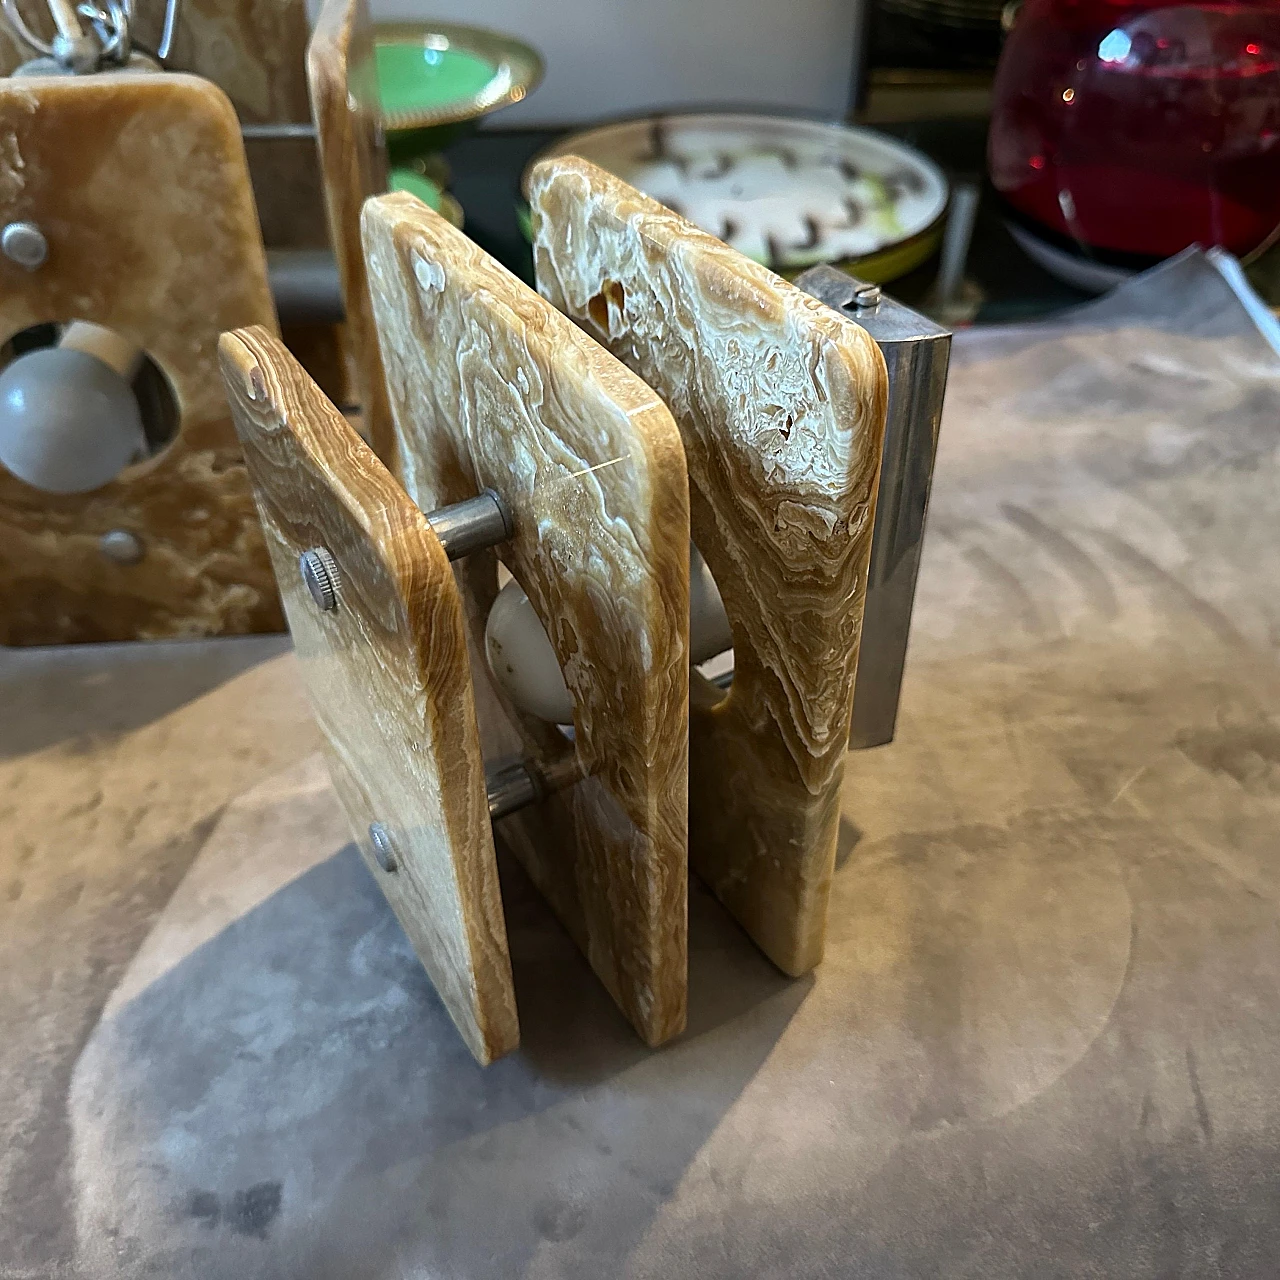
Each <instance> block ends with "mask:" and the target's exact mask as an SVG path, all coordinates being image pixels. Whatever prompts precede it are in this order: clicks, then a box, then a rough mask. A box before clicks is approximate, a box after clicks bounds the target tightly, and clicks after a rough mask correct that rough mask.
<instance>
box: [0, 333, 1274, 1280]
mask: <svg viewBox="0 0 1280 1280" xmlns="http://www.w3.org/2000/svg"><path fill="white" fill-rule="evenodd" d="M1205 315H1206V313H1205V312H1204V310H1203V309H1201V310H1198V311H1196V312H1195V314H1191V312H1189V311H1186V312H1181V313H1179V314H1178V315H1177V316H1176V317H1175V318H1174V319H1172V320H1166V319H1156V320H1154V321H1153V320H1144V319H1142V318H1141V317H1139V318H1138V319H1136V320H1135V319H1134V318H1133V316H1132V315H1129V316H1128V317H1126V316H1123V315H1117V313H1115V312H1114V310H1113V312H1111V313H1107V312H1106V311H1105V309H1104V311H1103V312H1102V313H1100V314H1098V315H1096V316H1094V317H1093V319H1092V320H1091V321H1090V322H1089V323H1078V324H1075V325H1068V326H1063V327H1058V328H1055V329H1051V330H1036V331H1030V330H1023V331H1019V332H1016V333H1003V334H1001V333H993V334H974V335H967V336H966V338H965V339H964V340H963V341H961V342H959V343H958V345H957V352H956V361H955V367H954V374H953V380H952V385H951V390H950V393H949V399H948V407H947V414H946V419H945V422H944V427H943V436H942V445H941V452H940V456H939V462H938V470H937V483H936V487H935V498H934V505H933V510H932V516H931V521H930V530H929V535H928V541H927V544H926V552H925V565H924V569H923V573H922V580H921V587H920V596H919V604H918V612H917V619H916V627H915V630H914V635H913V645H912V652H911V658H910V663H909V668H908V675H907V682H906V686H905V691H904V700H903V710H902V716H901V720H900V723H899V731H898V737H897V740H896V741H895V742H894V743H893V744H892V745H890V746H887V747H883V748H879V749H876V750H874V751H869V752H864V753H860V754H854V755H851V756H850V757H849V760H848V769H847V777H846V782H845V789H844V807H843V811H844V821H843V824H842V832H841V846H840V855H839V857H840V866H839V871H838V873H837V876H836V881H835V887H834V891H833V895H832V920H831V929H830V942H829V946H828V952H827V958H826V961H825V963H824V964H823V965H822V966H821V967H820V969H819V970H818V971H817V972H816V973H815V974H814V975H813V976H812V977H811V978H810V979H807V980H802V981H788V980H786V979H784V978H783V977H782V976H781V975H780V974H779V973H778V972H777V971H776V970H774V969H773V968H772V967H771V966H770V965H769V963H768V962H767V961H766V960H764V959H763V957H762V956H761V955H760V954H759V953H758V952H757V951H756V950H755V949H754V948H753V947H752V946H751V944H750V943H749V942H748V941H747V940H746V939H745V937H744V936H743V935H742V933H741V932H740V931H739V930H738V929H737V927H736V926H735V925H734V924H733V923H732V922H731V921H730V920H729V919H728V918H727V916H726V915H725V914H724V912H723V911H722V910H721V909H720V908H719V907H718V906H717V905H716V904H715V903H714V901H713V900H712V899H711V898H710V897H709V896H708V895H707V894H706V892H705V891H703V890H701V889H700V888H699V887H698V886H697V884H696V882H695V883H694V884H693V886H692V887H691V902H690V952H691V954H690V1001H689V1004H690V1017H689V1029H688V1031H687V1032H686V1033H685V1034H684V1035H683V1036H682V1037H681V1038H679V1039H678V1040H677V1041H675V1042H674V1043H673V1044H672V1045H670V1046H669V1047H667V1048H666V1049H664V1050H661V1051H659V1052H650V1051H648V1050H646V1049H644V1048H643V1046H642V1045H641V1044H640V1042H639V1041H638V1040H637V1039H636V1038H635V1036H634V1035H633V1033H632V1032H631V1031H630V1029H629V1028H628V1026H627V1025H626V1023H625V1022H624V1020H623V1019H622V1017H621V1015H620V1014H619V1013H618V1012H617V1010H616V1009H615V1008H614V1006H613V1005H612V1003H611V1002H610V1001H609V999H608V998H607V996H606V995H605V993H604V992H603V990H602V989H601V988H600V987H599V985H598V983H597V982H596V980H595V979H594V978H593V976H592V975H591V973H590V971H589V970H588V968H587V966H586V964H585V962H584V961H583V960H582V959H581V957H580V955H579V954H578V952H577V951H576V950H575V948H574V947H573V945H572V944H571V943H570V941H569V940H568V938H567V937H566V936H565V935H564V933H563V932H562V931H561V930H560V928H559V926H558V925H556V923H555V922H554V919H553V917H552V916H551V914H550V912H549V911H548V909H547V908H546V907H545V906H544V905H543V904H542V902H541V901H540V900H539V899H538V898H537V896H536V894H535V893H534V892H533V891H532V890H531V888H530V887H529V885H528V883H527V882H526V881H525V880H524V879H523V877H522V874H521V872H520V871H519V869H518V868H517V867H516V866H515V865H514V863H512V862H511V861H510V860H509V859H508V860H505V861H504V862H503V865H502V876H503V890H504V899H505V906H506V912H507V920H508V929H509V933H510V942H511V953H512V963H513V968H514V974H515V982H516V990H517V996H518V999H519V1004H520V1017H521V1025H522V1032H523V1043H522V1047H521V1048H520V1050H519V1051H518V1052H516V1053H515V1054H513V1055H511V1056H510V1057H508V1058H506V1059H503V1060H502V1061H500V1062H498V1063H497V1064H495V1065H494V1066H492V1067H490V1068H488V1069H487V1070H485V1069H481V1068H479V1067H476V1066H475V1065H474V1064H473V1063H472V1061H471V1059H470V1057H469V1055H468V1054H467V1052H466V1050H465V1048H464V1047H463V1045H462V1043H461V1042H460V1040H459V1039H458V1037H457V1035H456V1034H455V1033H454V1031H453V1029H452V1027H451V1025H450V1024H449V1022H448V1019H447V1017H446V1016H445V1014H444V1011H443V1008H442V1006H441V1005H440V1003H439V1001H438V1000H437V999H436V997H435V995H434V994H433V992H432V990H431V988H430V987H429V985H428V984H427V982H426V980H425V977H424V975H423V973H422V971H421V969H420V968H419V966H418V965H417V963H416V961H415V959H414V956H413V953H412V951H411V950H410V948H409V946H408V943H407V942H406V941H405V938H404V936H403V934H402V933H401V931H400V929H399V927H398V926H397V924H396V922H395V919H394V917H393V916H392V915H391V912H390V910H389V908H388V907H387V906H386V904H385V902H384V901H383V899H382V897H381V896H380V895H379V893H378V892H377V890H376V888H375V887H374V885H373V884H372V882H371V880H370V878H369V876H368V874H367V873H366V871H365V870H364V868H363V866H362V864H361V863H360V861H359V859H358V857H357V856H356V854H355V851H354V850H353V848H352V847H351V846H350V845H349V843H348V837H347V833H346V831H345V829H344V827H343V822H342V819H341V816H340V814H339V813H338V811H337V808H336V805H335V802H334V799H333V795H332V793H331V791H330V789H329V784H328V781H327V778H326V776H325V774H324V771H323V768H322V766H321V765H320V764H319V762H318V759H317V756H316V754H315V752H316V746H317V739H316V731H315V729H314V728H313V726H312V723H311V721H310V718H309V716H308V713H307V710H306V707H305V705H304V702H303V700H302V697H301V693H300V686H299V682H298V679H297V673H296V670H295V667H294V663H293V658H292V656H291V654H290V653H289V652H288V647H287V641H285V640H283V639H269V638H268V639H256V640H227V641H217V642H203V643H190V644H161V645H136V646H115V647H79V648H65V649H47V650H24V651H16V650H10V651H0V813H2V814H3V830H4V832H5V837H6V838H5V839H4V840H3V842H0V974H2V975H3V982H2V983H0V1030H2V1031H3V1034H0V1276H2V1277H37V1276H38V1277H51V1276H75V1277H79V1276H85V1277H95V1278H98V1277H114V1276H122V1277H134V1276H146V1275H162V1276H167V1277H201V1278H203V1277H210V1278H221V1277H228V1278H230V1277H237V1278H249V1280H257V1278H259V1277H261V1278H264V1280H265V1278H267V1277H272V1278H274V1277H305V1278H306V1280H324V1278H327V1277H334V1278H335V1280H337V1278H339V1277H341V1278H343V1280H353V1278H359V1277H424V1278H425V1277H433V1278H434V1277H491V1276H492V1277H512V1276H520V1277H526V1276H527V1277H600V1276H627V1277H669V1276H675V1275H681V1276H686V1275H687V1276H693V1275H696V1276H699V1277H711V1278H720V1277H724V1278H726V1280H727V1278H728V1277H741V1276H752V1277H771V1276H778V1277H782V1276H786V1277H805V1278H807V1277H827V1276H868V1277H877V1278H880V1277H915V1276H944V1277H983V1278H984V1280H986V1278H990V1277H1004V1276H1034V1277H1051V1276H1064V1277H1066V1276H1072V1277H1076V1276H1106V1277H1111V1276H1114V1277H1125V1278H1126V1280H1131V1278H1135V1277H1153V1278H1154V1277H1169V1276H1195V1277H1207V1276H1233V1277H1235V1276H1261V1275H1269V1274H1273V1271H1274V1259H1275V1257H1276V1256H1277V1255H1278V1254H1280V1215H1277V1214H1276V1212H1275V1206H1276V1203H1277V1197H1278V1196H1280V1159H1278V1158H1277V1157H1278V1156H1280V1000H1277V994H1276V993H1277V989H1278V983H1280V928H1278V927H1277V926H1278V924H1280V912H1278V910H1277V903H1278V900H1280V836H1278V834H1277V833H1278V832H1280V671H1277V666H1276V646H1277V643H1278V642H1280V595H1278V593H1277V591H1276V583H1277V581H1280V539H1278V538H1277V537H1276V522H1277V516H1278V514H1280V496H1278V495H1280V360H1277V358H1276V356H1275V355H1274V353H1272V352H1271V351H1270V349H1269V348H1267V347H1266V346H1265V345H1263V344H1262V343H1261V341H1260V340H1259V339H1257V338H1256V336H1254V337H1251V336H1247V335H1244V336H1242V335H1241V334H1240V333H1239V332H1238V331H1232V330H1231V326H1229V325H1228V326H1226V328H1225V329H1224V328H1223V327H1222V326H1218V327H1217V328H1216V329H1215V326H1214V323H1213V322H1212V316H1210V317H1209V319H1208V320H1206V319H1205ZM1233 332H1234V336H1233Z"/></svg>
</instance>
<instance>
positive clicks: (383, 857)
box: [369, 822, 400, 873]
mask: <svg viewBox="0 0 1280 1280" xmlns="http://www.w3.org/2000/svg"><path fill="white" fill-rule="evenodd" d="M369 843H370V844H371V845H372V846H373V856H374V857H375V858H376V859H377V860H378V866H380V867H381V868H382V869H383V871H386V872H388V873H389V872H392V871H395V870H397V869H398V868H399V866H400V860H399V859H398V858H397V857H396V847H395V844H394V842H393V841H392V839H391V832H390V831H388V830H387V829H386V827H384V826H383V825H382V823H381V822H371V823H370V824H369Z"/></svg>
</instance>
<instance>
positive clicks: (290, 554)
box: [222, 328, 520, 1063]
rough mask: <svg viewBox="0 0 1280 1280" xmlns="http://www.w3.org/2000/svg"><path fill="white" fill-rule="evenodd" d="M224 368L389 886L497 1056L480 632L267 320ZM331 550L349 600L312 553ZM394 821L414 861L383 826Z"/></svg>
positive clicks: (432, 540) (489, 1052)
mask: <svg viewBox="0 0 1280 1280" xmlns="http://www.w3.org/2000/svg"><path fill="white" fill-rule="evenodd" d="M222 370H223V377H224V379H225V381H226V387H227V395H228V397H229V398H230V400H231V404H232V409H233V412H234V414H235V420H236V428H237V430H238V432H239V434H240V439H241V442H242V443H243V445H244V451H245V458H246V460H247V462H248V465H249V471H250V474H251V475H252V477H253V487H254V495H255V497H256V499H257V504H258V511H259V513H260V515H261V517H262V527H263V530H264V531H265V533H266V537H267V545H268V547H269V548H270V550H271V559H272V563H273V565H274V567H275V572H276V577H277V579H278V580H279V583H280V593H281V595H282V596H283V598H284V606H285V612H286V613H287V614H288V618H289V630H290V631H291V632H292V634H293V641H294V647H295V650H296V651H297V655H298V658H299V661H300V663H301V669H302V674H303V679H304V682H305V684H306V686H307V693H308V696H309V698H310V701H311V704H312V708H313V709H314V711H315V714H316V719H317V720H318V722H319V724H320V728H321V731H322V733H323V736H324V740H325V744H326V755H327V757H328V763H329V770H330V772H331V774H332V775H333V782H334V787H335V789H336V790H337V792H338V796H339V798H340V799H341V801H342V804H343V808H344V809H345V810H346V813H347V817H348V818H349V820H350V822H351V826H352V829H353V831H354V833H355V836H356V841H357V843H358V845H359V847H360V851H361V853H362V854H363V856H364V860H365V862H366V863H367V864H368V866H369V870H370V872H371V873H372V875H373V877H374V879H375V880H376V881H377V883H378V887H379V888H380V889H381V890H382V891H383V893H384V894H386V897H387V901H388V902H390V904H391V906H392V909H393V910H394V911H395V913H396V916H397V917H398V918H399V920H400V923H401V924H402V925H403V926H404V930H405V932H406V933H407V934H408V935H409V939H410V941H411V942H412V943H413V946H414V950H415V951H416V952H417V953H418V957H419V958H420V959H421V961H422V963H423V965H424V966H425V967H426V970H427V972H428V973H429V974H430V976H431V981H432V982H433V983H434V984H435V987H436V990H437V991H438V992H439V993H440V998H441V999H442V1000H443V1001H444V1003H445V1007H446V1008H447V1009H448V1010H449V1014H450V1016H451V1017H452V1018H453V1021H454V1023H455V1024H456V1025H457V1028H458V1030H459V1031H460V1032H461V1034H462V1037H463V1039H464V1040H465V1041H466V1042H467V1047H468V1048H469V1049H470V1050H471V1052H472V1053H473V1054H474V1055H475V1057H476V1059H477V1060H478V1061H480V1062H481V1063H487V1062H490V1061H492V1060H493V1059H494V1058H496V1057H499V1056H500V1055H502V1054H504V1053H506V1052H508V1051H509V1050H510V1049H513V1048H515V1046H516V1044H517V1043H518V1042H519V1038H520V1037H519V1025H518V1023H517V1019H516V1005H515V994H514V990H513V987H512V981H511V961H510V958H509V955H508V952H507V933H506V926H505V924H504V922H503V918H502V902H501V899H500V896H499V890H498V872H497V864H496V862H495V858H494V848H493V831H492V829H491V827H490V824H489V809H488V804H487V801H486V798H485V783H484V762H483V760H482V758H481V754H480V739H479V734H478V731H477V728H476V713H475V704H474V702H473V700H472V696H471V680H470V676H469V673H468V671H467V636H466V629H465V623H464V618H463V612H462V606H461V603H460V601H459V598H458V590H457V586H456V584H455V583H454V579H453V574H452V573H451V572H450V569H449V561H448V559H447V557H446V556H445V553H444V549H443V548H442V547H441V546H440V543H439V541H438V539H437V538H436V536H435V534H434V533H433V532H432V531H431V526H430V525H429V524H428V523H427V521H426V518H425V517H424V516H423V514H422V513H421V512H420V511H419V510H418V509H417V508H416V507H415V506H414V505H413V503H412V502H410V501H409V499H408V497H407V496H406V495H405V493H404V490H403V489H401V488H400V486H399V485H398V484H396V482H395V481H394V480H393V479H392V477H391V475H390V473H389V472H388V471H387V469H386V468H385V467H384V466H383V465H382V464H381V463H380V462H379V461H378V459H377V458H376V457H375V456H374V454H373V452H372V450H371V449H370V448H369V447H368V445H366V444H365V443H364V442H363V441H362V440H361V439H360V437H359V436H358V435H356V433H355V431H354V430H353V429H352V427H351V426H350V424H348V423H347V421H346V419H344V418H343V416H342V414H341V413H339V412H338V410H337V409H335V408H334V407H333V405H332V404H330V403H329V401H328V400H327V399H326V398H325V397H324V395H323V394H322V393H321V391H320V389H319V388H318V387H317V386H316V385H315V383H314V382H312V381H311V379H310V378H309V377H308V376H307V374H306V372H305V371H304V370H303V368H302V366H301V365H299V364H298V362H297V361H296V360H294V359H293V357H292V356H291V355H290V354H289V353H288V351H286V350H285V348H284V346H283V345H282V344H281V343H280V342H279V341H278V340H276V339H275V338H273V337H272V336H271V335H270V334H269V333H267V332H266V330H264V329H260V328H254V329H242V330H239V331H237V332H235V333H230V334H226V335H225V336H224V337H223V339H222ZM314 547H323V548H326V549H327V550H328V551H329V552H330V554H331V555H332V556H333V559H334V561H335V562H336V565H337V570H338V584H337V589H336V591H335V607H334V608H332V609H331V610H325V609H322V608H320V607H319V605H318V604H317V603H316V601H315V600H314V599H313V598H312V596H311V593H310V591H309V590H308V588H307V587H306V585H304V582H303V578H302V575H301V573H300V571H299V564H298V560H299V557H300V556H301V555H302V554H303V553H304V552H306V551H308V550H310V549H312V548H314ZM375 822H376V823H381V824H382V825H383V826H384V828H385V829H386V831H387V833H388V835H389V838H390V840H391V844H392V848H393V851H394V857H395V861H396V865H395V867H394V868H393V869H390V868H388V867H385V866H383V865H382V864H381V863H380V862H379V859H378V857H377V856H376V854H375V852H374V849H373V846H372V844H371V841H370V831H369V829H370V825H371V824H372V823H375Z"/></svg>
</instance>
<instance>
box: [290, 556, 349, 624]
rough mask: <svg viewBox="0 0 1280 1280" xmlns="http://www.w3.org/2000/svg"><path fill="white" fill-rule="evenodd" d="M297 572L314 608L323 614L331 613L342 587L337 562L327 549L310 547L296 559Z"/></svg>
mask: <svg viewBox="0 0 1280 1280" xmlns="http://www.w3.org/2000/svg"><path fill="white" fill-rule="evenodd" d="M298 572H299V573H301V574H302V580H303V582H305V583H306V584H307V590H308V591H310V592H311V598H312V599H313V600H314V601H315V602H316V606H317V607H318V608H320V609H323V610H324V612H325V613H332V612H333V610H334V609H336V608H337V607H338V592H339V590H340V589H341V587H342V575H341V574H340V573H339V572H338V562H337V561H336V560H335V559H334V558H333V556H332V555H331V554H330V552H329V548H328V547H312V548H311V550H310V551H304V552H303V553H302V554H301V555H300V556H299V557H298Z"/></svg>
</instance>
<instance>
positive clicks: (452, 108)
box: [374, 21, 543, 165]
mask: <svg viewBox="0 0 1280 1280" xmlns="http://www.w3.org/2000/svg"><path fill="white" fill-rule="evenodd" d="M374 57H375V60H376V65H377V73H378V94H379V97H380V98H381V100H382V125H383V129H384V130H385V132H386V135H387V152H388V155H389V157H390V159H391V163H392V164H393V165H403V164H405V163H407V162H409V161H411V160H412V158H413V157H415V156H421V155H424V154H426V153H428V152H432V151H439V150H440V149H441V148H442V147H444V146H446V145H448V143H450V142H452V141H454V139H455V138H457V137H459V136H461V135H462V134H464V133H467V132H469V131H470V130H471V129H473V128H475V125H476V122H477V121H479V120H480V119H481V118H482V117H483V116H486V115H488V114H489V113H490V112H491V111H497V110H499V108H501V107H506V106H510V105H511V104H512V103H515V102H519V101H520V100H521V99H522V98H524V97H526V96H527V95H528V94H530V93H532V92H533V90H534V89H536V88H537V87H538V85H539V84H540V83H541V81H542V70H543V68H542V59H541V58H540V57H539V56H538V54H537V53H536V52H535V51H534V50H533V49H531V48H530V47H529V46H528V45H527V44H524V43H523V42H522V41H519V40H516V39H514V38H513V37H511V36H505V35H501V34H499V33H498V32H496V31H486V30H484V29H483V28H481V27H466V26H460V25H457V24H454V23H450V22H434V21H433V22H379V23H377V24H376V25H375V27H374Z"/></svg>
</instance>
